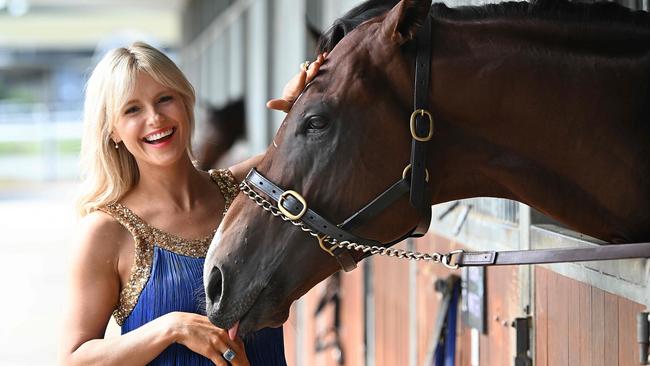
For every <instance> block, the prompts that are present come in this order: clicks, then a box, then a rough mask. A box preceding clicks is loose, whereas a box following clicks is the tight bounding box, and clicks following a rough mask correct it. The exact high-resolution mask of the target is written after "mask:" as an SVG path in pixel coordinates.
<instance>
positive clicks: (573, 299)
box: [567, 280, 581, 366]
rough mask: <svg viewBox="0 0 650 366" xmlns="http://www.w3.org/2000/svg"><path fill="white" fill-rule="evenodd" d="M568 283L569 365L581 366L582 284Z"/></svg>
mask: <svg viewBox="0 0 650 366" xmlns="http://www.w3.org/2000/svg"><path fill="white" fill-rule="evenodd" d="M568 282H569V293H568V296H567V300H568V301H567V302H568V309H567V315H568V321H567V325H568V329H567V330H568V337H569V339H568V342H569V349H568V352H569V355H568V356H569V359H568V364H569V365H572V366H577V365H580V332H581V330H580V282H578V281H574V280H568Z"/></svg>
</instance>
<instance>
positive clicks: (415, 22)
mask: <svg viewBox="0 0 650 366" xmlns="http://www.w3.org/2000/svg"><path fill="white" fill-rule="evenodd" d="M429 8H431V1H430V0H402V1H400V2H399V3H398V4H397V5H395V7H394V8H393V9H391V10H390V11H389V12H388V14H387V15H386V18H384V22H383V24H382V30H383V32H384V34H385V35H386V36H387V37H388V38H389V39H391V40H392V41H394V42H397V43H398V44H403V43H406V42H408V41H410V40H412V39H414V38H415V36H416V35H417V34H418V30H419V29H420V27H421V26H422V24H424V21H425V20H426V19H427V16H429Z"/></svg>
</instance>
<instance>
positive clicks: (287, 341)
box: [282, 302, 297, 365]
mask: <svg viewBox="0 0 650 366" xmlns="http://www.w3.org/2000/svg"><path fill="white" fill-rule="evenodd" d="M282 332H283V334H284V355H285V357H286V359H287V365H295V364H296V362H297V361H296V357H295V356H296V303H295V302H294V303H293V304H292V305H291V311H290V313H289V319H287V321H286V322H285V323H284V325H283V326H282Z"/></svg>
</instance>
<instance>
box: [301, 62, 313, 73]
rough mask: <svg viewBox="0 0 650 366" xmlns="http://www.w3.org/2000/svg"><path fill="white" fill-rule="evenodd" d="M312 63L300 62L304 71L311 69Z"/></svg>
mask: <svg viewBox="0 0 650 366" xmlns="http://www.w3.org/2000/svg"><path fill="white" fill-rule="evenodd" d="M310 64H311V62H309V61H305V62H303V63H301V64H300V69H301V70H303V71H307V70H309V65H310Z"/></svg>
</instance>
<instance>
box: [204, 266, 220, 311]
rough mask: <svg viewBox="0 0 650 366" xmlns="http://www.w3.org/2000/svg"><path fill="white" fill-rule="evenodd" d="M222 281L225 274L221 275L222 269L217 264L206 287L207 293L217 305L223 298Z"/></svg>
mask: <svg viewBox="0 0 650 366" xmlns="http://www.w3.org/2000/svg"><path fill="white" fill-rule="evenodd" d="M222 283H223V276H222V275H221V270H220V269H219V268H218V267H217V266H214V267H213V268H212V272H210V276H209V277H208V286H207V288H206V289H205V291H206V295H207V296H208V299H209V300H210V301H212V304H213V305H217V304H218V303H219V300H220V299H221V292H222V286H221V284H222Z"/></svg>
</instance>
